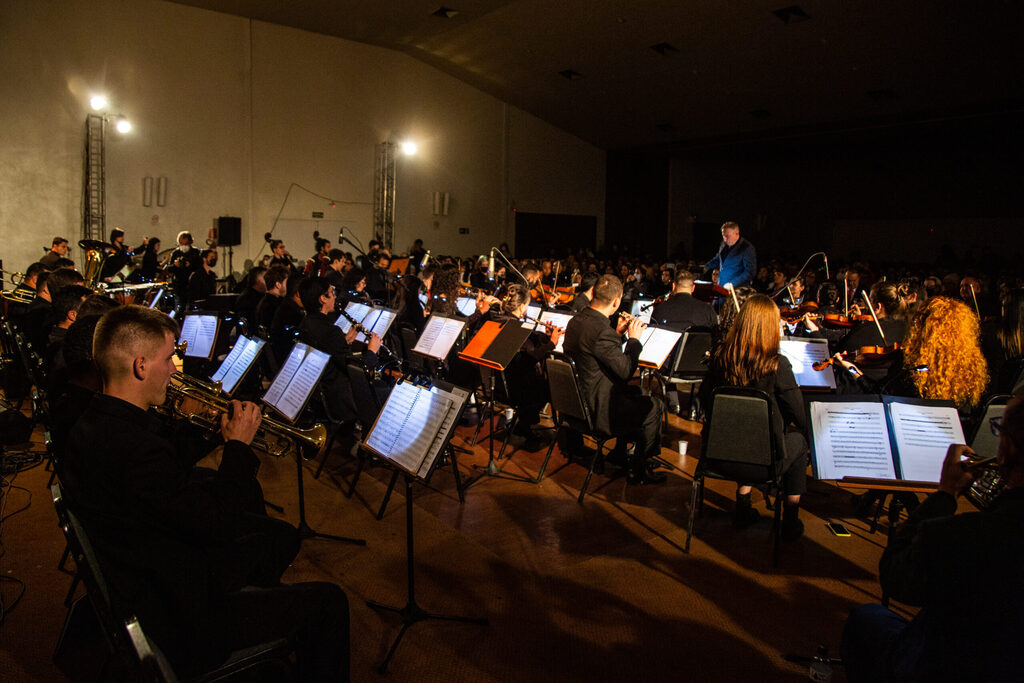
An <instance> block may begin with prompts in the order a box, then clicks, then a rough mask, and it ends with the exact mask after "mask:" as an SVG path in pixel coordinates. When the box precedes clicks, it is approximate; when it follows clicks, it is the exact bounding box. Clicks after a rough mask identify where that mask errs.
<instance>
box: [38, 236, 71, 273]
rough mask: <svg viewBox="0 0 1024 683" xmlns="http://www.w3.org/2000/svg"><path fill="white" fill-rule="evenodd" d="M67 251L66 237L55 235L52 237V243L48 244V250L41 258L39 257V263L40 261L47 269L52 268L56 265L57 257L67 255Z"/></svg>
mask: <svg viewBox="0 0 1024 683" xmlns="http://www.w3.org/2000/svg"><path fill="white" fill-rule="evenodd" d="M67 253H68V241H67V239H65V238H63V237H60V236H57V237H54V238H53V243H52V245H51V246H50V251H48V252H46V255H45V256H43V258H41V259H39V263H42V264H43V266H44V267H45V268H46V269H47V270H53V269H54V268H56V267H57V259H60V258H63V257H64V256H67Z"/></svg>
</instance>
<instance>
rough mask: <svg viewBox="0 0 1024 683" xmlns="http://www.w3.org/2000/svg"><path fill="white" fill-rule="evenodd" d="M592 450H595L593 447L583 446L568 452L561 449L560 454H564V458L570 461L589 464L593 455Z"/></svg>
mask: <svg viewBox="0 0 1024 683" xmlns="http://www.w3.org/2000/svg"><path fill="white" fill-rule="evenodd" d="M594 452H595V451H594V449H593V448H590V447H588V446H583V447H582V448H579V449H576V450H572V451H569V452H566V451H565V450H562V455H564V456H565V459H566V460H569V461H570V462H578V463H584V464H586V465H588V466H589V465H590V459H591V458H593V457H594Z"/></svg>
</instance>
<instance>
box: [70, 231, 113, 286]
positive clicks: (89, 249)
mask: <svg viewBox="0 0 1024 683" xmlns="http://www.w3.org/2000/svg"><path fill="white" fill-rule="evenodd" d="M78 246H79V248H81V249H82V251H84V252H85V266H84V267H83V268H82V277H83V278H84V282H83V284H84V285H85V286H86V287H88V288H89V289H95V288H96V284H97V283H98V282H99V279H100V273H101V272H103V262H104V261H106V260H107V254H108V253H109V250H110V249H113V246H112V245H110V244H107V243H106V242H100V241H99V240H79V241H78Z"/></svg>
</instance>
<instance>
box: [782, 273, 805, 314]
mask: <svg viewBox="0 0 1024 683" xmlns="http://www.w3.org/2000/svg"><path fill="white" fill-rule="evenodd" d="M783 289H785V290H786V291H785V292H783V294H782V296H780V297H779V305H780V306H781V307H784V308H799V307H800V306H803V305H804V304H805V303H807V302H808V301H809V298H808V297H807V296H806V294H807V292H806V291H805V289H804V281H803V280H802V279H800V278H796V279H795V280H793V281H792V282H790V283H789V286H788V287H784V288H783Z"/></svg>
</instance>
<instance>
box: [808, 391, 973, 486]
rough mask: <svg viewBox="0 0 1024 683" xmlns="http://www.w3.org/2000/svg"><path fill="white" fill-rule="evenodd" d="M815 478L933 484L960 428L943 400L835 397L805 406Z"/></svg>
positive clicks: (960, 436)
mask: <svg viewBox="0 0 1024 683" xmlns="http://www.w3.org/2000/svg"><path fill="white" fill-rule="evenodd" d="M808 410H809V412H810V418H811V419H810V427H811V460H812V464H813V466H814V473H815V476H816V477H817V478H818V479H833V480H842V479H844V478H867V479H887V480H894V481H910V482H920V483H925V484H937V483H938V481H939V475H940V474H941V472H942V462H943V460H945V458H946V451H947V450H948V449H949V446H950V444H955V443H958V444H962V443H965V441H964V433H963V428H962V427H961V426H960V416H959V415H958V413H957V410H956V408H955V407H954V406H953V405H952V404H951V403H949V402H947V401H928V400H924V399H912V398H899V397H894V396H883V397H881V399H879V398H878V397H871V396H856V397H855V396H834V397H828V398H827V400H825V399H824V398H823V399H818V400H812V401H810V402H809V404H808Z"/></svg>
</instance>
